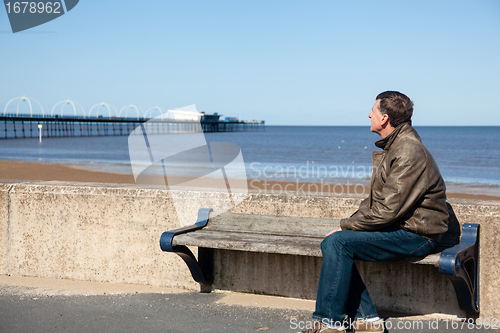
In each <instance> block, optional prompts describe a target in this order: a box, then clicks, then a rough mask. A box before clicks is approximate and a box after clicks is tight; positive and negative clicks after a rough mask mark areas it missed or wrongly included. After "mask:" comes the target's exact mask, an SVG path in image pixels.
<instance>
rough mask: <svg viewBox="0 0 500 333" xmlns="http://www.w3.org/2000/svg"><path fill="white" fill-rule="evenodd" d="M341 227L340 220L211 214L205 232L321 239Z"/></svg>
mask: <svg viewBox="0 0 500 333" xmlns="http://www.w3.org/2000/svg"><path fill="white" fill-rule="evenodd" d="M339 226H340V220H334V219H318V218H310V217H288V216H270V215H252V214H232V213H211V214H210V218H209V223H208V225H207V226H206V227H205V229H204V230H214V231H227V232H242V233H253V234H269V235H283V236H287V235H301V236H302V235H303V236H310V237H321V238H324V236H325V235H326V234H327V233H328V232H330V231H331V230H333V229H335V228H338V227H339Z"/></svg>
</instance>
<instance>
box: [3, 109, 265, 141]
mask: <svg viewBox="0 0 500 333" xmlns="http://www.w3.org/2000/svg"><path fill="white" fill-rule="evenodd" d="M204 118H205V119H204ZM146 122H147V124H145V126H148V127H149V128H148V130H149V131H152V133H155V134H174V133H193V132H201V131H203V132H248V131H252V132H261V131H264V129H265V122H264V121H239V120H235V121H219V120H218V117H210V115H207V116H204V117H202V118H201V120H200V121H195V120H176V119H168V118H164V119H157V118H153V119H144V118H139V119H137V118H127V117H110V118H104V117H95V118H90V117H85V116H58V115H55V116H40V115H19V114H4V115H3V116H0V139H16V138H38V137H39V125H41V126H42V128H41V130H42V137H43V138H53V137H83V136H117V135H129V134H130V133H132V131H133V130H134V129H135V128H136V127H137V126H140V125H141V124H143V123H146Z"/></svg>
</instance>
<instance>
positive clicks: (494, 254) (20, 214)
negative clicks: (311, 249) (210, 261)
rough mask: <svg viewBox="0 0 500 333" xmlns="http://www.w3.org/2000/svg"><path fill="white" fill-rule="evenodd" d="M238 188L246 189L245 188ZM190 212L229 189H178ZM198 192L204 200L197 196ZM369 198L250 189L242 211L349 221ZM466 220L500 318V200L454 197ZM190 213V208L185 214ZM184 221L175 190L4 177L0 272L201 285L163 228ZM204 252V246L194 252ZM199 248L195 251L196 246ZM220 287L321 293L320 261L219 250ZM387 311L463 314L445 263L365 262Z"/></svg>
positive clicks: (489, 313)
mask: <svg viewBox="0 0 500 333" xmlns="http://www.w3.org/2000/svg"><path fill="white" fill-rule="evenodd" d="M236 195H239V194H236ZM175 198H176V201H177V206H179V202H180V203H181V206H182V207H184V208H185V212H189V211H192V221H193V223H194V222H195V220H196V213H197V212H196V208H195V207H194V205H195V204H194V202H195V201H199V200H206V201H207V202H212V203H215V204H214V207H213V208H214V210H217V209H218V208H219V207H217V202H218V201H221V203H220V205H221V207H222V206H223V203H222V201H223V198H225V196H224V195H223V193H222V192H217V191H212V192H204V191H201V190H186V191H178V192H177V193H176V195H175ZM194 199H197V200H194ZM360 200H361V197H357V196H334V195H332V196H306V195H273V194H265V193H258V192H254V193H249V194H248V195H247V196H246V198H245V199H244V201H243V202H242V203H240V204H239V205H237V206H236V207H234V208H233V209H232V210H231V212H233V213H247V214H251V213H253V214H266V215H282V216H304V217H306V216H307V217H319V218H342V217H345V216H349V215H350V214H352V212H354V211H355V210H356V207H357V205H358V204H359V202H360ZM449 202H450V203H451V205H452V207H453V210H454V212H455V214H456V216H457V218H458V221H459V222H460V224H463V223H468V222H469V223H479V224H480V225H481V235H480V237H481V241H480V308H481V313H480V317H482V318H500V302H498V300H497V297H498V295H499V293H500V231H499V230H500V202H496V201H478V200H464V199H450V200H449ZM185 212H184V214H185ZM177 227H179V222H178V220H177V214H176V211H175V208H174V203H173V199H172V196H171V195H170V192H168V191H164V190H160V189H154V188H151V189H141V188H137V187H135V186H129V185H123V186H120V185H110V184H86V183H62V182H35V181H33V182H19V183H13V182H10V183H7V182H5V183H2V184H0V274H9V275H13V276H38V277H51V278H61V279H66V278H69V279H77V280H88V281H103V282H120V283H136V284H148V285H154V286H170V287H182V288H186V289H190V290H198V289H199V287H198V285H197V283H195V282H194V281H193V279H192V278H191V276H190V274H189V270H188V269H187V267H186V265H185V264H184V262H183V261H182V260H181V259H180V258H178V256H176V255H175V254H172V253H165V252H162V251H161V250H160V248H159V237H160V235H161V233H162V232H163V231H166V230H170V229H174V228H177ZM194 250H195V249H194ZM195 253H196V252H195ZM214 266H215V267H214V269H215V283H214V287H215V288H218V289H224V290H233V291H245V292H254V293H264V294H271V295H283V296H291V297H299V298H309V299H314V297H315V293H316V284H317V280H318V277H319V271H320V268H321V258H309V257H301V256H291V255H276V254H259V253H241V252H234V251H216V252H215V262H214ZM358 268H359V270H360V272H361V274H362V276H363V278H364V280H365V282H366V284H367V286H368V289H369V291H370V295H371V296H372V299H373V300H374V302H375V304H376V305H377V307H378V308H380V309H387V310H395V311H404V312H409V313H414V314H424V313H435V312H440V313H445V314H452V315H458V316H463V315H464V313H463V312H462V310H460V309H459V307H458V303H457V300H456V296H455V291H454V290H453V286H452V284H451V282H450V281H449V280H448V278H447V277H445V276H443V275H441V274H440V273H439V270H438V269H437V268H434V267H429V266H428V265H411V264H406V263H358Z"/></svg>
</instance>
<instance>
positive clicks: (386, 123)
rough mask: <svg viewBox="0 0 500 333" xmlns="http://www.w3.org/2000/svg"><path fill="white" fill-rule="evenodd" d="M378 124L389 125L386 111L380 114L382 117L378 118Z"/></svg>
mask: <svg viewBox="0 0 500 333" xmlns="http://www.w3.org/2000/svg"><path fill="white" fill-rule="evenodd" d="M380 125H381V126H383V127H385V126H387V125H390V123H389V116H388V115H387V113H384V114H383V115H382V118H381V119H380Z"/></svg>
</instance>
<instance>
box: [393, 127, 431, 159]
mask: <svg viewBox="0 0 500 333" xmlns="http://www.w3.org/2000/svg"><path fill="white" fill-rule="evenodd" d="M388 153H389V155H391V157H392V158H398V157H401V158H404V159H406V160H409V161H419V160H422V159H423V160H426V159H427V157H428V155H429V151H428V150H427V149H426V148H425V146H424V145H423V144H422V142H421V141H420V137H419V136H418V134H416V132H414V131H413V132H410V133H405V135H401V136H400V137H398V138H397V139H396V140H395V142H394V144H393V145H392V146H391V148H390V149H389V152H388Z"/></svg>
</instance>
